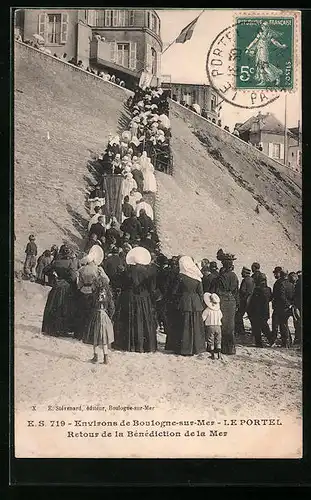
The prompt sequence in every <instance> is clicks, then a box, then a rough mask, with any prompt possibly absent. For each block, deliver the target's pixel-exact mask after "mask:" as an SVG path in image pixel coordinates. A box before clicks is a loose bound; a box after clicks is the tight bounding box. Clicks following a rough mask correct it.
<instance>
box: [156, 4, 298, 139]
mask: <svg viewBox="0 0 311 500" xmlns="http://www.w3.org/2000/svg"><path fill="white" fill-rule="evenodd" d="M200 12H202V9H197V10H190V9H167V10H161V9H158V10H157V13H158V15H159V17H160V19H161V37H162V41H163V50H164V49H165V48H166V47H167V45H168V44H169V43H171V42H172V41H173V40H174V39H175V38H176V37H177V36H178V35H179V33H180V31H181V30H182V29H183V28H184V27H185V26H187V24H189V23H190V22H191V21H192V20H193V19H195V18H196V17H197V16H198V15H199V14H200ZM236 13H237V12H234V11H233V10H231V9H221V10H214V9H206V10H205V12H204V13H203V14H202V16H201V17H200V18H199V20H198V22H197V24H196V26H195V28H194V32H193V35H192V38H191V39H190V40H188V41H187V42H185V43H184V44H181V43H178V44H173V45H172V46H171V47H170V48H169V49H168V50H167V51H166V52H165V53H164V54H163V56H162V62H161V74H162V75H171V79H172V82H179V83H199V84H200V83H205V84H208V83H209V82H208V78H207V74H206V70H205V65H206V55H207V52H208V49H209V47H210V45H211V43H212V42H213V40H214V38H215V37H216V36H217V35H218V33H219V32H220V31H222V30H223V29H224V28H226V27H228V26H230V25H232V24H233V23H234V14H236ZM297 64H299V61H298V62H297ZM299 70H300V68H299ZM259 110H260V111H261V113H266V112H271V113H273V114H274V115H275V116H276V117H277V118H278V119H279V120H280V121H281V122H282V123H284V118H285V97H284V94H281V96H280V97H279V99H277V100H276V101H275V102H274V103H272V104H269V105H268V106H266V107H263V108H260V109H258V108H257V109H252V110H244V109H240V108H237V107H234V106H232V105H230V104H225V103H223V105H222V112H221V113H222V115H221V118H222V123H223V125H228V126H229V128H230V130H231V129H232V128H233V127H234V124H235V123H236V122H244V121H246V120H247V119H248V118H249V117H250V116H253V115H254V114H257V113H258V111H259ZM298 120H300V123H301V84H300V82H298V88H297V90H296V91H295V92H293V93H290V94H288V97H287V126H288V127H296V126H297V123H298Z"/></svg>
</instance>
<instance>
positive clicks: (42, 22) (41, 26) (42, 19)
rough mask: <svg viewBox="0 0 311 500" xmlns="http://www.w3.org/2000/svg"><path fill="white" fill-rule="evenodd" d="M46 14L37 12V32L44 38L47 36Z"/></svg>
mask: <svg viewBox="0 0 311 500" xmlns="http://www.w3.org/2000/svg"><path fill="white" fill-rule="evenodd" d="M47 20H48V17H47V14H45V13H43V14H39V18H38V34H39V35H40V36H42V37H43V38H44V39H45V40H46V37H47Z"/></svg>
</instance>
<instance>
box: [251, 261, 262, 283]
mask: <svg viewBox="0 0 311 500" xmlns="http://www.w3.org/2000/svg"><path fill="white" fill-rule="evenodd" d="M251 269H252V273H253V274H252V278H253V280H254V282H256V280H257V279H259V278H260V275H261V271H260V264H259V262H253V263H252V267H251Z"/></svg>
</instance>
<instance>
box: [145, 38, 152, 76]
mask: <svg viewBox="0 0 311 500" xmlns="http://www.w3.org/2000/svg"><path fill="white" fill-rule="evenodd" d="M146 51H147V54H146V71H148V72H149V73H151V71H152V54H151V45H150V44H149V43H147V45H146Z"/></svg>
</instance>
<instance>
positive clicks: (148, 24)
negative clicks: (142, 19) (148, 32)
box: [147, 10, 151, 28]
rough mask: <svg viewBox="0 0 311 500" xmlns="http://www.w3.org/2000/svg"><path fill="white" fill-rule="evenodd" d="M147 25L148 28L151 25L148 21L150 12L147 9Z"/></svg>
mask: <svg viewBox="0 0 311 500" xmlns="http://www.w3.org/2000/svg"><path fill="white" fill-rule="evenodd" d="M147 26H148V28H150V26H151V23H150V12H149V10H148V12H147Z"/></svg>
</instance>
